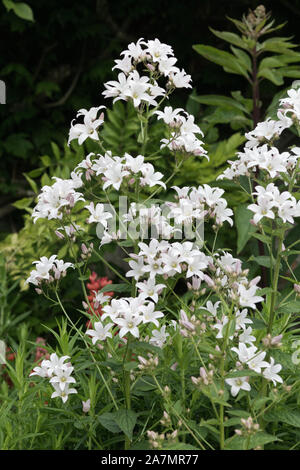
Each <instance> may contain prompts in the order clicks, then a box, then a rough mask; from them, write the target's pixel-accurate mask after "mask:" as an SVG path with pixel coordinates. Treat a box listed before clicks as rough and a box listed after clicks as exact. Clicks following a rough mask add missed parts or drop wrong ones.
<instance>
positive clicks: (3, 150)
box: [0, 0, 300, 234]
mask: <svg viewBox="0 0 300 470" xmlns="http://www.w3.org/2000/svg"><path fill="white" fill-rule="evenodd" d="M27 3H28V4H29V5H30V7H31V8H32V10H33V13H34V19H35V21H34V22H28V21H24V20H22V19H20V18H18V17H17V16H16V15H15V14H14V13H13V12H6V10H5V8H4V6H3V5H2V3H0V12H1V13H0V31H1V38H2V40H1V45H0V79H2V80H4V81H5V82H6V87H7V104H6V105H2V106H0V228H1V231H2V233H3V234H4V233H5V232H6V233H7V232H10V231H15V230H17V229H18V228H20V226H21V225H22V217H21V216H20V213H19V211H16V210H15V209H14V208H13V207H12V206H11V202H13V201H14V200H16V199H19V198H20V197H22V196H24V195H26V191H27V189H28V183H27V181H26V180H25V178H24V176H23V173H24V172H28V171H30V170H32V169H34V168H37V167H38V166H39V161H40V156H41V155H44V154H49V152H50V142H51V141H54V142H56V143H57V144H58V146H62V145H63V142H64V141H65V140H66V138H67V135H68V130H69V127H70V121H71V119H73V118H74V117H75V115H76V112H77V110H78V109H80V108H87V109H88V108H89V107H91V106H99V105H100V104H103V103H104V100H103V97H102V95H101V92H102V91H103V88H104V87H103V82H105V81H107V80H111V79H114V78H115V77H116V73H117V71H115V72H112V71H111V68H112V66H113V65H114V62H113V59H114V58H118V57H119V54H120V52H121V51H122V50H123V49H125V48H126V46H127V44H128V43H130V42H132V41H134V42H136V41H137V39H139V38H140V37H143V38H145V39H153V38H155V37H157V38H159V39H160V40H161V41H162V42H166V43H167V44H170V45H171V46H172V47H173V49H174V53H175V56H176V57H177V58H178V63H177V64H176V65H178V66H179V67H180V68H184V69H185V70H186V72H187V73H188V74H190V75H192V78H193V85H194V87H195V88H196V90H197V92H198V93H199V94H209V93H214V94H228V93H229V92H230V91H232V90H237V89H241V88H242V87H247V84H246V83H242V81H241V79H240V77H239V76H238V75H231V74H226V73H225V72H223V70H222V68H220V67H218V66H217V65H215V64H213V63H211V62H209V61H207V60H205V59H204V58H202V57H201V56H200V55H198V54H197V53H196V52H195V51H194V50H193V49H192V46H193V44H197V43H202V44H207V45H211V46H215V47H218V48H220V49H227V48H228V45H227V44H225V43H224V42H223V41H221V40H220V39H218V38H216V37H215V36H214V35H213V34H212V33H211V31H210V30H209V26H211V27H213V28H214V29H217V30H228V31H235V27H234V25H233V24H232V23H231V22H230V21H229V20H228V19H227V18H226V16H230V17H232V18H238V19H239V18H241V16H242V14H243V13H247V12H248V10H249V8H251V9H255V8H256V7H257V6H258V5H259V4H261V2H257V1H247V0H244V1H243V0H230V1H224V2H220V1H216V0H214V1H212V0H198V1H192V0H185V1H166V0H161V1H153V0H143V1H136V0H118V1H112V2H108V1H106V0H85V1H67V0H64V1H61V0H28V1H27ZM264 5H265V7H266V8H267V10H271V11H272V16H273V18H274V19H275V20H276V24H280V23H283V22H287V24H286V26H285V27H284V28H283V30H280V31H279V32H278V33H276V34H278V35H279V36H280V35H281V36H294V39H293V40H294V42H295V43H300V32H299V22H300V0H294V1H293V2H290V1H287V0H280V1H276V2H275V1H273V2H272V1H266V2H264ZM264 83H266V85H265V87H266V89H265V90H263V92H264V95H265V96H267V97H269V99H270V100H271V99H272V94H274V93H275V87H273V86H272V84H270V82H264ZM241 91H242V92H243V93H244V94H245V95H246V96H247V94H248V95H249V93H250V90H247V88H244V89H242V90H241ZM189 93H190V90H184V91H181V92H180V93H179V94H178V96H179V102H178V103H176V104H179V105H181V106H184V105H185V103H186V100H187V98H188V95H189ZM105 104H107V103H105ZM110 104H111V103H109V105H110Z"/></svg>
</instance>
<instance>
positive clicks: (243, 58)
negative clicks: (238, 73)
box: [230, 46, 252, 72]
mask: <svg viewBox="0 0 300 470" xmlns="http://www.w3.org/2000/svg"><path fill="white" fill-rule="evenodd" d="M230 49H231V50H232V52H233V53H234V55H235V56H236V58H237V59H238V60H239V62H240V64H241V65H242V67H245V68H246V70H248V72H251V70H252V63H251V59H250V57H249V55H248V54H246V52H244V51H242V50H241V49H237V48H236V47H233V46H231V47H230Z"/></svg>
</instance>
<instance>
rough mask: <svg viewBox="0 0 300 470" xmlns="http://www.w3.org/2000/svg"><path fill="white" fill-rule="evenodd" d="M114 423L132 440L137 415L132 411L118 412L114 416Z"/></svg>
mask: <svg viewBox="0 0 300 470" xmlns="http://www.w3.org/2000/svg"><path fill="white" fill-rule="evenodd" d="M113 415H114V416H113V420H114V422H115V423H116V424H117V425H118V426H119V428H120V429H121V430H122V431H123V432H124V434H126V436H127V437H128V438H129V439H130V440H132V433H133V429H134V426H135V424H136V420H137V414H136V413H135V412H134V411H132V410H118V411H116V412H115V413H114V414H113Z"/></svg>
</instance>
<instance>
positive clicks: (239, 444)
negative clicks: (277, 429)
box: [225, 432, 278, 450]
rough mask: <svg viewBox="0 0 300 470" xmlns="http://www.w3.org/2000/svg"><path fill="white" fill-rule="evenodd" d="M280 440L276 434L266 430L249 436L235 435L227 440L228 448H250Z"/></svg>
mask: <svg viewBox="0 0 300 470" xmlns="http://www.w3.org/2000/svg"><path fill="white" fill-rule="evenodd" d="M274 441H278V438H277V437H276V436H272V435H271V434H267V433H265V432H258V433H256V434H254V435H253V436H250V437H249V438H247V437H243V436H238V435H235V436H234V437H233V438H229V439H227V440H226V441H225V449H226V450H249V449H254V448H256V447H258V446H260V447H261V446H264V445H265V444H268V443H269V442H274Z"/></svg>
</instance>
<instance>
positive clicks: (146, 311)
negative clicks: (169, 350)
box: [86, 287, 169, 347]
mask: <svg viewBox="0 0 300 470" xmlns="http://www.w3.org/2000/svg"><path fill="white" fill-rule="evenodd" d="M150 294H152V297H153V296H154V295H155V287H154V291H153V292H152V291H150ZM148 297H150V296H149V295H148V292H141V293H140V294H139V295H138V296H137V297H123V298H121V299H111V301H110V299H109V298H108V297H107V296H103V297H102V304H101V305H102V307H101V308H102V312H103V313H102V315H101V321H97V322H95V323H94V326H93V329H88V330H87V331H86V334H87V335H88V336H91V337H92V342H93V344H95V343H96V342H97V341H104V340H105V339H106V338H112V333H113V334H116V333H117V334H118V336H119V338H121V339H123V341H126V336H125V335H127V334H128V333H130V334H131V335H132V336H133V337H134V338H139V337H140V334H141V327H142V326H143V325H146V324H149V326H150V324H153V325H155V326H156V327H157V328H159V326H160V324H159V321H158V319H160V318H163V317H164V314H163V313H162V312H161V311H160V310H156V306H155V302H153V301H152V300H147V299H148ZM107 318H108V319H109V322H108V323H106V322H105V320H106V319H107ZM144 331H145V330H144ZM148 331H149V330H148ZM168 336H169V333H167V332H166V325H163V326H162V327H161V328H160V329H152V332H151V337H150V338H149V337H147V335H146V336H145V337H144V340H147V341H149V343H150V344H153V345H155V346H159V347H162V346H163V344H164V343H165V341H166V340H167V337H168Z"/></svg>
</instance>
